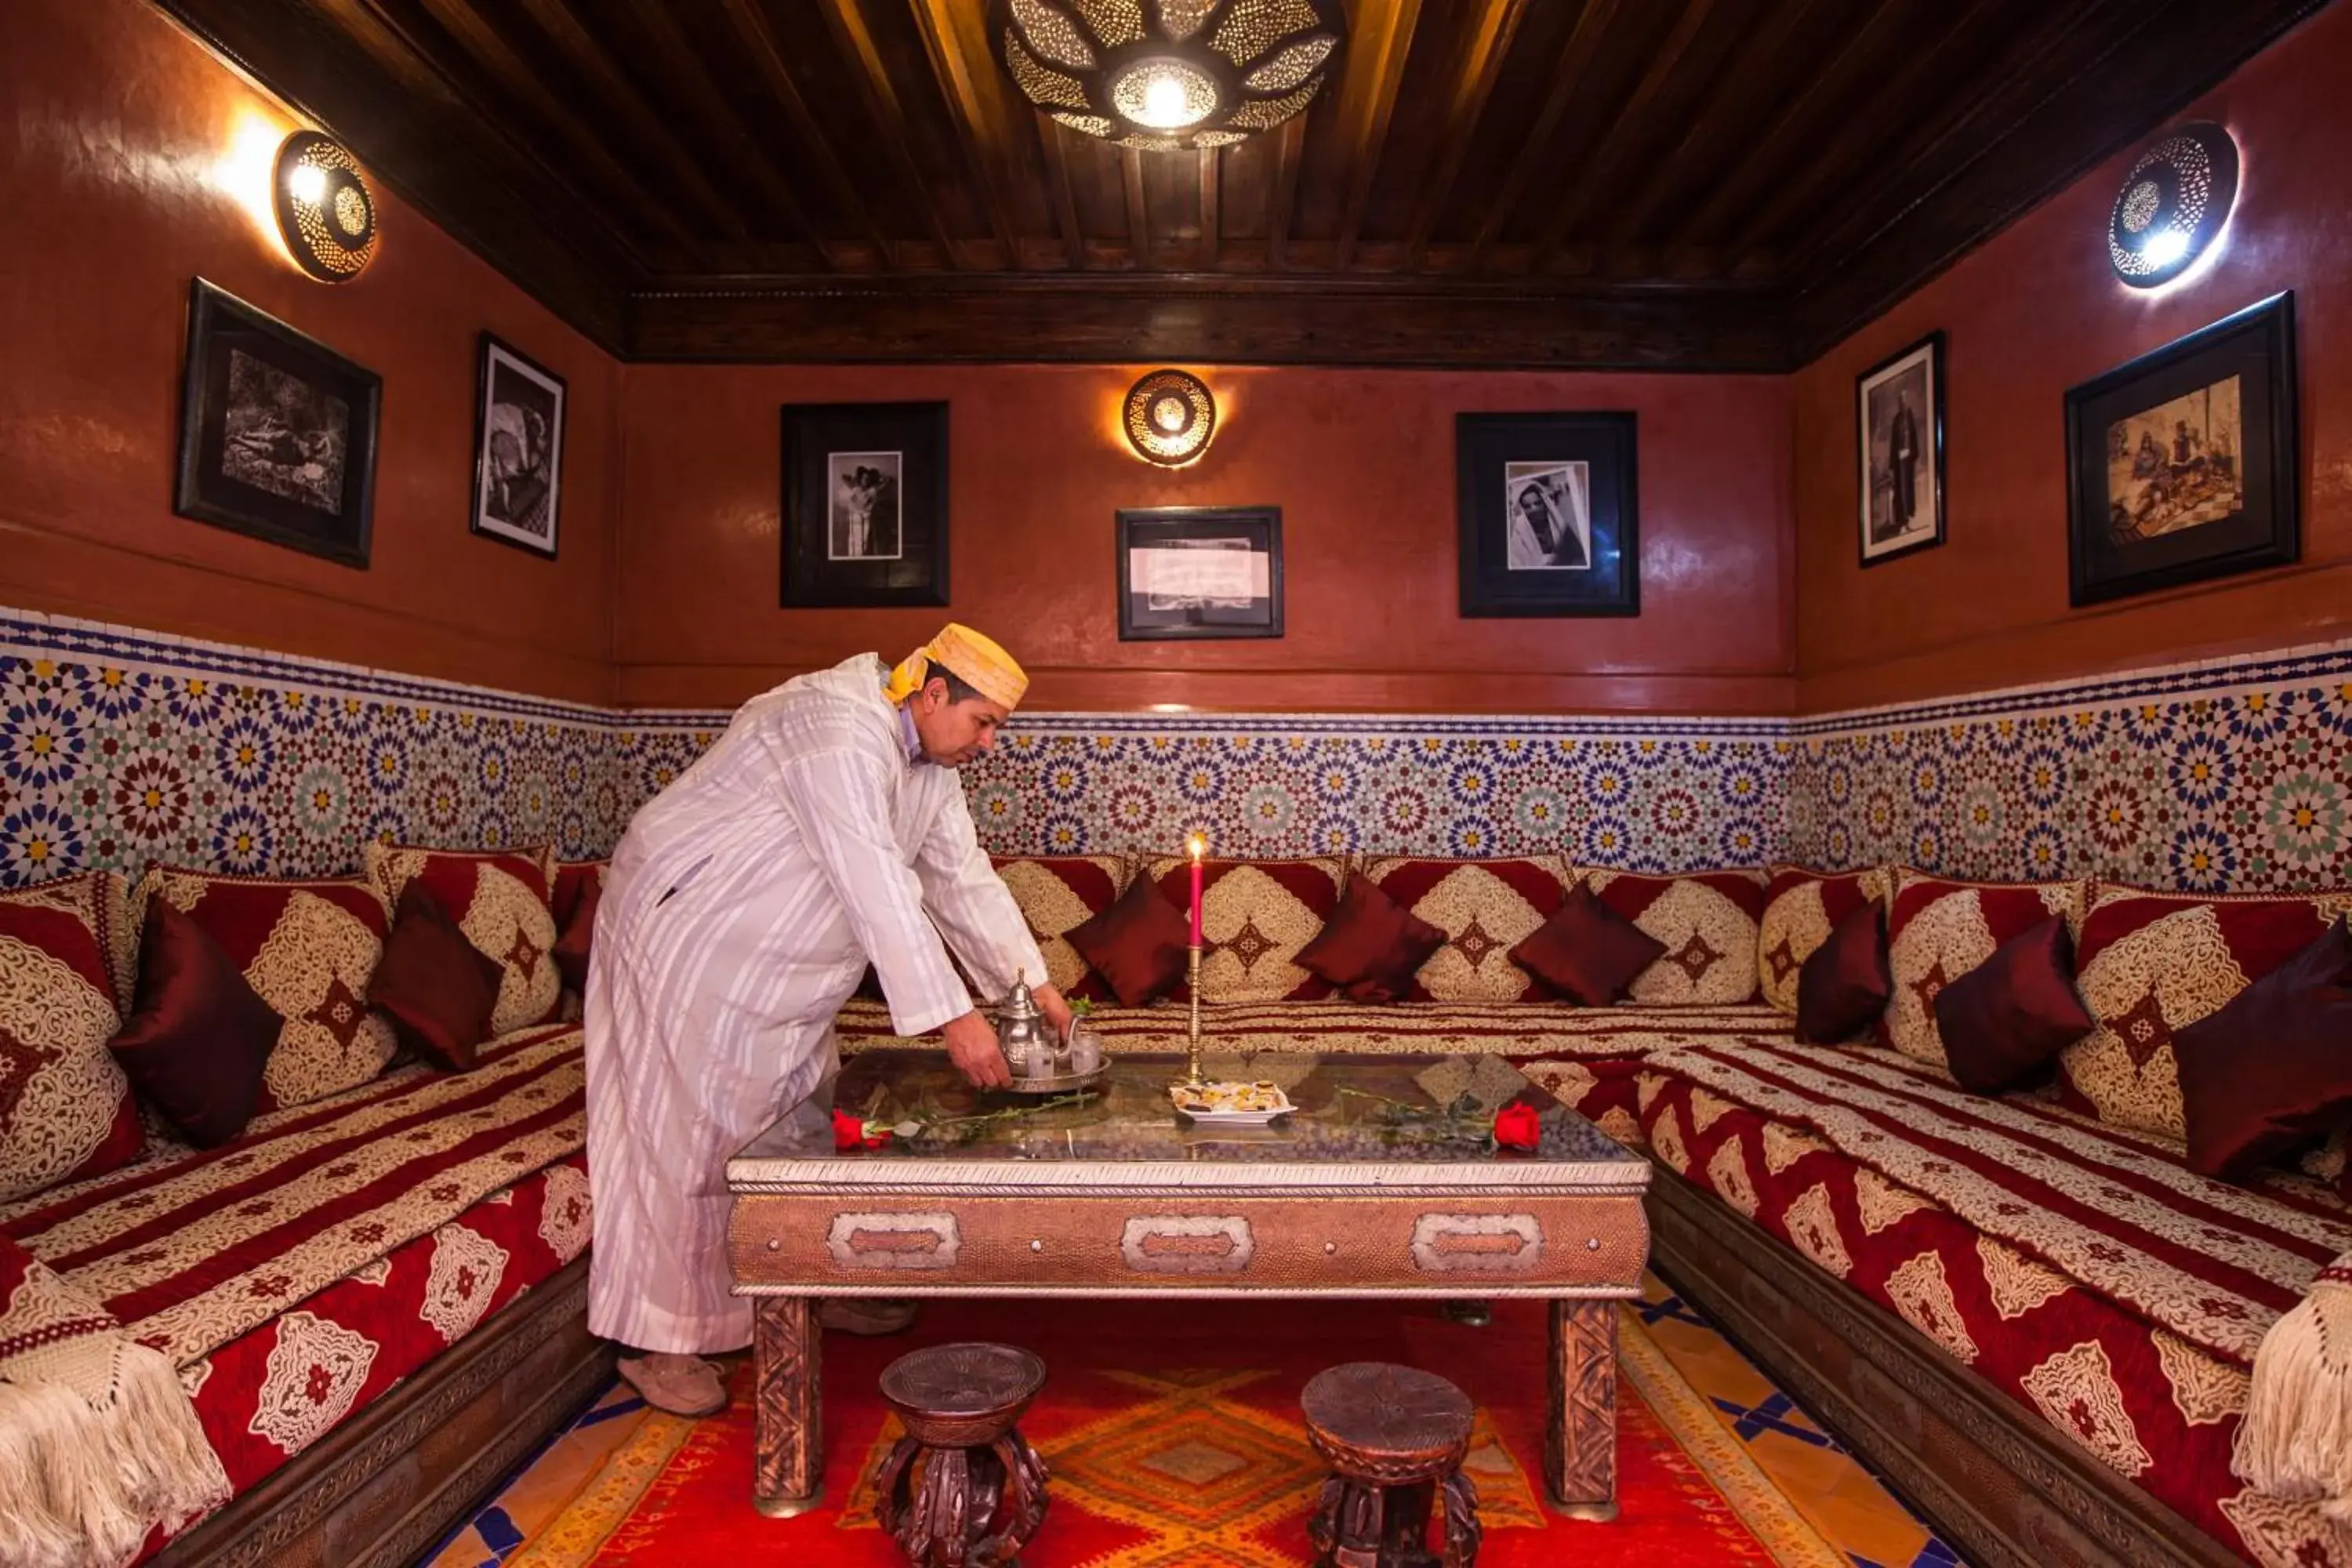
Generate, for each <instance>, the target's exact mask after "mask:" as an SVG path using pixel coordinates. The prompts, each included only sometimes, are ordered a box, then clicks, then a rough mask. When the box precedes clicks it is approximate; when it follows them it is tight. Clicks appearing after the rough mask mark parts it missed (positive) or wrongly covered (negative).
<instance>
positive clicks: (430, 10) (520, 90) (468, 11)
mask: <svg viewBox="0 0 2352 1568" xmlns="http://www.w3.org/2000/svg"><path fill="white" fill-rule="evenodd" d="M417 3H418V4H420V5H423V7H424V8H425V14H426V15H428V16H431V17H432V18H433V20H434V22H435V23H436V25H437V26H439V27H440V28H441V30H442V31H443V32H445V33H446V34H448V35H449V37H450V38H451V39H452V40H453V41H454V42H455V43H456V44H457V47H459V48H461V49H463V50H464V51H465V52H466V55H467V58H469V59H471V60H472V62H473V63H474V65H475V66H476V67H477V68H478V69H480V70H482V71H484V72H486V73H487V74H488V76H489V77H490V78H491V79H492V80H494V81H495V82H496V83H497V84H498V87H499V90H500V91H502V92H505V93H506V94H508V95H509V97H511V98H513V99H516V100H520V101H521V102H523V103H525V104H528V105H529V106H530V110H532V112H534V113H535V114H537V115H538V117H539V119H540V121H541V122H542V123H543V124H546V125H549V126H551V127H552V128H553V129H554V130H555V131H556V132H558V134H560V135H561V136H562V139H563V141H564V142H566V143H568V144H569V145H570V146H571V148H572V151H573V152H574V153H577V154H578V155H579V156H580V157H581V158H583V159H584V160H585V161H586V163H587V165H588V167H589V168H591V169H593V171H595V173H596V174H597V175H598V176H599V177H600V178H601V180H602V183H603V184H605V185H606V186H608V187H609V188H611V189H612V190H614V191H616V192H617V193H619V194H620V195H621V196H622V197H623V198H624V199H625V201H626V202H627V204H628V205H629V207H630V208H631V210H633V211H634V212H635V213H636V214H637V216H639V217H641V218H645V219H649V220H651V222H652V224H653V226H655V227H656V229H658V230H660V231H661V232H663V233H664V234H666V235H667V236H668V237H669V238H670V239H672V240H674V241H676V242H677V243H678V244H680V245H683V246H685V247H688V249H689V250H693V249H694V248H695V234H694V231H693V229H691V228H690V227H688V225H687V223H686V221H685V219H683V218H682V217H680V216H678V213H677V208H676V207H675V206H673V205H671V204H670V203H668V202H667V201H664V200H663V199H662V198H661V197H660V196H659V195H656V193H654V192H653V191H651V190H649V189H648V188H647V187H646V185H645V184H643V183H641V182H640V181H639V180H638V179H637V177H636V176H635V174H631V173H630V172H629V171H628V170H627V169H626V168H625V167H624V166H623V165H622V163H621V162H620V160H618V159H617V158H615V157H614V156H613V153H612V151H611V149H610V148H608V147H606V146H605V144H604V142H602V141H600V140H599V139H598V138H597V135H596V133H595V132H594V131H593V130H591V129H590V128H589V126H588V125H587V124H586V123H585V122H584V121H582V120H581V118H580V117H579V116H578V115H577V114H575V113H573V112H572V106H571V105H569V104H567V103H565V102H564V101H563V99H562V96H561V95H559V94H558V93H556V92H555V91H554V90H553V89H551V88H550V87H549V86H548V85H547V82H546V80H545V79H544V78H542V77H541V75H540V74H539V73H538V72H536V71H534V70H532V69H531V68H530V67H529V66H528V65H526V64H525V63H524V61H523V58H522V57H521V56H520V55H518V54H516V53H515V52H514V50H513V48H511V47H509V45H508V43H507V41H506V40H505V39H504V38H502V37H499V34H498V32H497V30H496V29H495V28H493V27H491V26H490V25H489V23H488V20H487V19H485V18H484V16H482V14H481V12H480V11H478V10H477V9H476V8H475V7H474V6H473V5H471V4H469V3H468V0H417ZM354 8H356V7H354ZM373 16H374V18H375V19H376V20H378V21H379V22H380V23H381V24H382V25H383V26H386V27H388V28H390V29H391V30H392V32H393V34H394V37H397V38H398V39H399V40H400V42H401V43H402V44H403V45H404V46H405V47H406V48H407V49H408V50H410V51H412V52H413V53H414V55H415V57H416V58H418V59H423V60H429V59H430V58H432V55H431V51H430V50H429V49H428V48H426V47H425V45H424V43H423V41H422V40H420V39H418V38H417V37H415V36H413V34H411V33H410V32H409V30H408V29H405V28H403V27H401V26H400V25H399V23H398V22H396V21H394V20H393V19H392V18H390V17H388V16H383V13H382V10H381V7H378V8H377V9H376V10H375V11H374V12H373Z"/></svg>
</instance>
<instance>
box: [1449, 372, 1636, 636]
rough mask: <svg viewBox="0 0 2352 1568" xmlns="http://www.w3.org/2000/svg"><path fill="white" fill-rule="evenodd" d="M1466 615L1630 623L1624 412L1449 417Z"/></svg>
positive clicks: (1630, 468)
mask: <svg viewBox="0 0 2352 1568" xmlns="http://www.w3.org/2000/svg"><path fill="white" fill-rule="evenodd" d="M1454 458H1455V464H1456V468H1457V477H1458V480H1459V484H1460V487H1461V494H1460V503H1459V504H1460V521H1461V531H1462V539H1461V573H1462V582H1461V588H1462V613H1463V614H1464V615H1465V616H1634V615H1639V614H1641V610H1642V574H1641V536H1640V521H1639V518H1638V515H1637V508H1636V505H1635V496H1634V477H1635V463H1636V458H1635V445H1634V421H1633V415H1631V414H1613V413H1612V414H1462V415H1457V416H1454Z"/></svg>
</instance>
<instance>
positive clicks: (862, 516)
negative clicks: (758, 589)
mask: <svg viewBox="0 0 2352 1568" xmlns="http://www.w3.org/2000/svg"><path fill="white" fill-rule="evenodd" d="M783 443H784V464H783V484H784V495H783V520H784V526H783V581H782V590H781V600H782V604H783V605H785V606H786V607H787V608H793V609H818V608H823V609H860V608H880V607H887V606H891V605H944V604H946V603H947V602H948V405H947V404H945V403H944V402H939V403H797V404H786V405H784V409H783Z"/></svg>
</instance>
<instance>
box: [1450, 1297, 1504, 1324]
mask: <svg viewBox="0 0 2352 1568" xmlns="http://www.w3.org/2000/svg"><path fill="white" fill-rule="evenodd" d="M1440 1310H1442V1311H1444V1314H1445V1316H1446V1317H1447V1318H1449V1319H1451V1320H1452V1321H1454V1322H1457V1323H1462V1324H1465V1325H1467V1326H1468V1327H1470V1328H1474V1329H1483V1328H1485V1327H1486V1325H1487V1324H1489V1323H1491V1322H1493V1321H1495V1309H1493V1308H1492V1307H1489V1306H1488V1305H1487V1304H1486V1302H1484V1301H1473V1300H1460V1301H1448V1302H1446V1303H1445V1305H1444V1307H1443V1308H1442V1309H1440Z"/></svg>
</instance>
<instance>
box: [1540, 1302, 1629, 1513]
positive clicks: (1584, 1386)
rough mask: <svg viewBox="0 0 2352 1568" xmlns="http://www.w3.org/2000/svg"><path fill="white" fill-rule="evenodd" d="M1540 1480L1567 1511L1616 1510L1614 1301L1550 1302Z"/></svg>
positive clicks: (1597, 1511)
mask: <svg viewBox="0 0 2352 1568" xmlns="http://www.w3.org/2000/svg"><path fill="white" fill-rule="evenodd" d="M1549 1342H1550V1357H1549V1359H1550V1363H1551V1410H1550V1415H1549V1420H1548V1421H1547V1422H1546V1423H1545V1427H1544V1481H1545V1484H1546V1485H1547V1486H1548V1487H1549V1489H1550V1491H1551V1504H1552V1507H1554V1508H1556V1509H1558V1510H1559V1511H1560V1512H1562V1513H1564V1514H1567V1515H1568V1516H1569V1517H1570V1518H1571V1519H1596V1520H1606V1519H1614V1518H1616V1517H1617V1303H1616V1302H1614V1301H1554V1302H1553V1303H1552V1304H1551V1333H1550V1335H1549Z"/></svg>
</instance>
